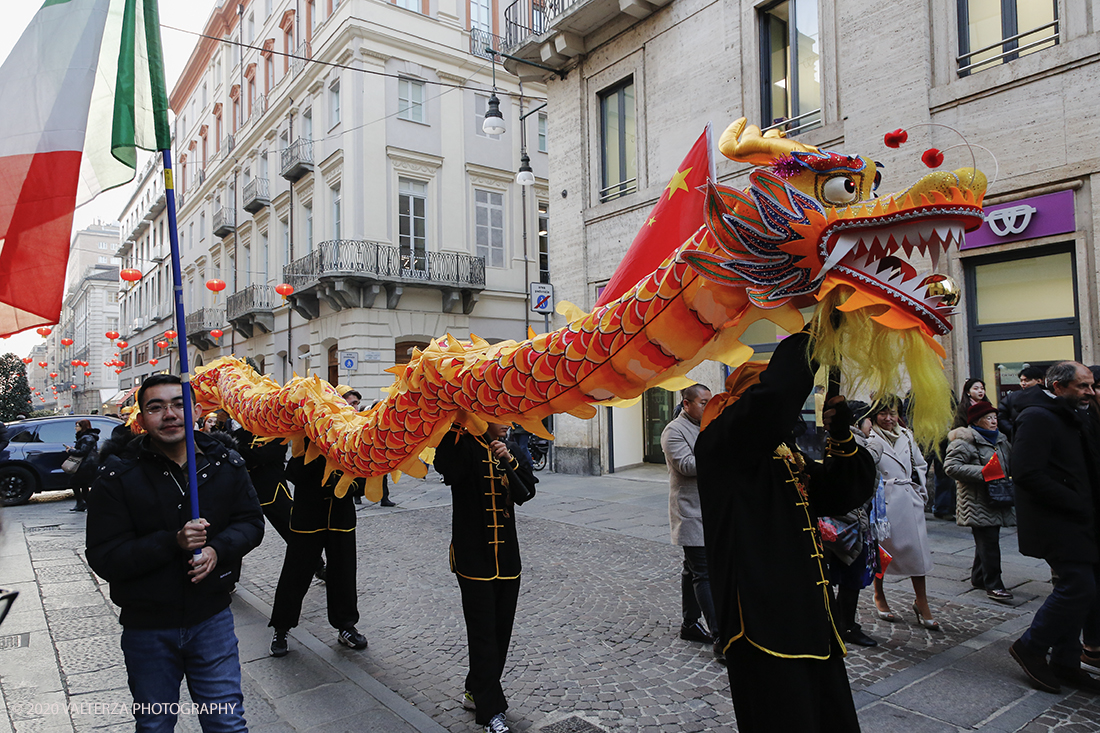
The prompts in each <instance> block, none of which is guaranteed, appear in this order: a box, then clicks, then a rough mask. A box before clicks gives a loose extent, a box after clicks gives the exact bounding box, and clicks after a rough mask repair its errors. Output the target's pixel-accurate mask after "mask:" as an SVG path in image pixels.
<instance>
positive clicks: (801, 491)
mask: <svg viewBox="0 0 1100 733" xmlns="http://www.w3.org/2000/svg"><path fill="white" fill-rule="evenodd" d="M808 343H809V336H808V334H806V333H805V332H803V333H799V334H795V335H793V336H790V337H788V338H786V339H784V340H783V341H782V342H780V344H779V346H778V347H777V348H776V350H775V353H774V354H773V355H772V358H771V362H770V363H769V364H768V366H767V369H766V370H765V371H764V372H763V373H762V374H761V375H760V377H759V382H757V383H755V384H752V385H751V386H748V387H747V389H744V388H743V387H744V384H745V383H749V384H751V380H748V382H742V381H741V380H742V379H743V375H744V374H746V373H749V371H748V368H749V367H750V366H752V365H745V366H743V367H742V369H741V370H739V372H735V373H734V374H733V375H731V377H730V380H729V381H728V382H727V390H728V392H727V393H726V394H724V395H715V397H714V398H712V399H711V403H710V405H708V409H707V411H706V414H705V415H704V426H703V431H702V432H701V433H700V434H699V439H698V442H696V444H695V460H696V469H697V471H698V477H699V496H700V499H701V500H702V509H703V527H704V537H705V540H706V547H707V555H708V558H709V560H710V566H711V572H710V579H711V590H712V593H713V596H714V605H715V612H716V613H717V615H718V639H719V646H720V647H721V648H722V651H724V652H725V655H726V659H727V661H728V665H729V677H730V689H731V692H732V695H733V704H734V709H735V712H736V716H737V727H738V730H740V731H741V733H755V732H757V731H766V732H768V733H770V732H772V731H799V733H812V732H813V731H858V730H859V722H858V720H857V718H856V711H855V705H854V703H853V702H852V693H851V689H850V687H849V685H848V676H847V672H846V671H845V669H844V661H843V659H842V657H843V655H844V654H845V648H844V644H843V642H842V641H841V636H840V632H839V631H838V625H837V623H836V622H835V621H834V619H833V612H832V603H833V602H832V600H831V598H830V586H829V575H828V570H827V567H826V565H825V558H824V553H823V552H822V545H821V538H820V537H819V535H818V530H817V518H818V517H820V516H838V515H841V514H844V513H845V512H848V511H850V510H852V509H854V508H855V507H857V506H859V505H861V504H863V503H864V502H866V501H867V500H868V499H869V498H870V497H871V495H872V494H873V493H874V488H875V477H876V474H875V462H874V459H873V458H872V457H871V454H870V453H868V452H867V450H866V449H865V448H863V447H860V446H859V445H857V444H856V442H855V439H854V437H853V436H852V433H851V431H850V430H849V428H848V423H849V422H850V420H849V413H848V408H847V404H846V403H845V402H844V401H843V398H842V397H834V398H832V399H830V400H829V402H828V404H827V405H826V407H827V409H826V411H825V413H824V417H825V418H826V420H827V421H828V422H827V426H828V430H829V436H830V437H829V440H828V442H827V445H826V456H825V459H824V462H823V463H820V464H819V463H816V462H814V461H812V460H809V459H807V458H806V457H805V456H804V455H803V454H802V453H800V452H799V451H798V450H797V448H796V447H795V445H794V441H793V440H792V439H791V438H790V436H791V435H792V431H793V428H794V427H795V424H796V422H798V421H799V415H800V412H801V410H802V407H803V405H804V403H805V402H806V399H807V398H808V397H809V396H810V394H811V392H812V391H813V385H814V372H815V371H816V365H815V364H812V363H811V362H810V360H809V358H808V356H807V354H808V351H807V347H808ZM742 389H743V391H742V392H741V394H740V397H737V393H738V391H740V390H742ZM723 403H725V404H724V406H723ZM715 408H717V409H715ZM716 413H717V414H716Z"/></svg>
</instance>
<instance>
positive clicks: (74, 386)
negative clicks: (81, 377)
mask: <svg viewBox="0 0 1100 733" xmlns="http://www.w3.org/2000/svg"><path fill="white" fill-rule="evenodd" d="M73 389H76V385H75V384H74V385H73ZM65 407H68V405H65Z"/></svg>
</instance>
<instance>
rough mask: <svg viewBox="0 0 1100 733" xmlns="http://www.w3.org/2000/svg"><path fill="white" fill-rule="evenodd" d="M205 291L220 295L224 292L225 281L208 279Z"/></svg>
mask: <svg viewBox="0 0 1100 733" xmlns="http://www.w3.org/2000/svg"><path fill="white" fill-rule="evenodd" d="M206 289H207V290H211V291H213V292H215V293H220V292H221V291H223V290H225V280H219V279H218V278H216V277H214V278H210V279H209V280H207V281H206Z"/></svg>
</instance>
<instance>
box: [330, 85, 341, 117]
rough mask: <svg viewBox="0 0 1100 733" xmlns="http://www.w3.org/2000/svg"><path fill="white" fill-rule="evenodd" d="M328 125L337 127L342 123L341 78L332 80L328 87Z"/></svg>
mask: <svg viewBox="0 0 1100 733" xmlns="http://www.w3.org/2000/svg"><path fill="white" fill-rule="evenodd" d="M328 120H329V124H328V126H329V127H330V128H331V127H336V126H337V125H339V124H340V80H339V79H337V80H336V81H334V82H332V84H331V85H330V86H329V88H328Z"/></svg>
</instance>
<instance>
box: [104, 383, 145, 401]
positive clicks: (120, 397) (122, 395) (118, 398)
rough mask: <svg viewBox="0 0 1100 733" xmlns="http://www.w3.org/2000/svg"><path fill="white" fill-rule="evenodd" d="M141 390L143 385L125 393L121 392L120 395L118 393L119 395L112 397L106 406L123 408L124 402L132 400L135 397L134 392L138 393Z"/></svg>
mask: <svg viewBox="0 0 1100 733" xmlns="http://www.w3.org/2000/svg"><path fill="white" fill-rule="evenodd" d="M139 389H141V385H140V384H139V385H137V386H134V387H131V388H130V389H128V390H126V391H124V392H119V393H118V394H116V395H115V396H114V397H112V398H111V399H109V400H107V402H105V403H104V404H107V405H118V406H119V407H121V406H122V403H123V402H125V401H126V400H128V399H130V398H131V397H133V396H134V392H137V391H138V390H139Z"/></svg>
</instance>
